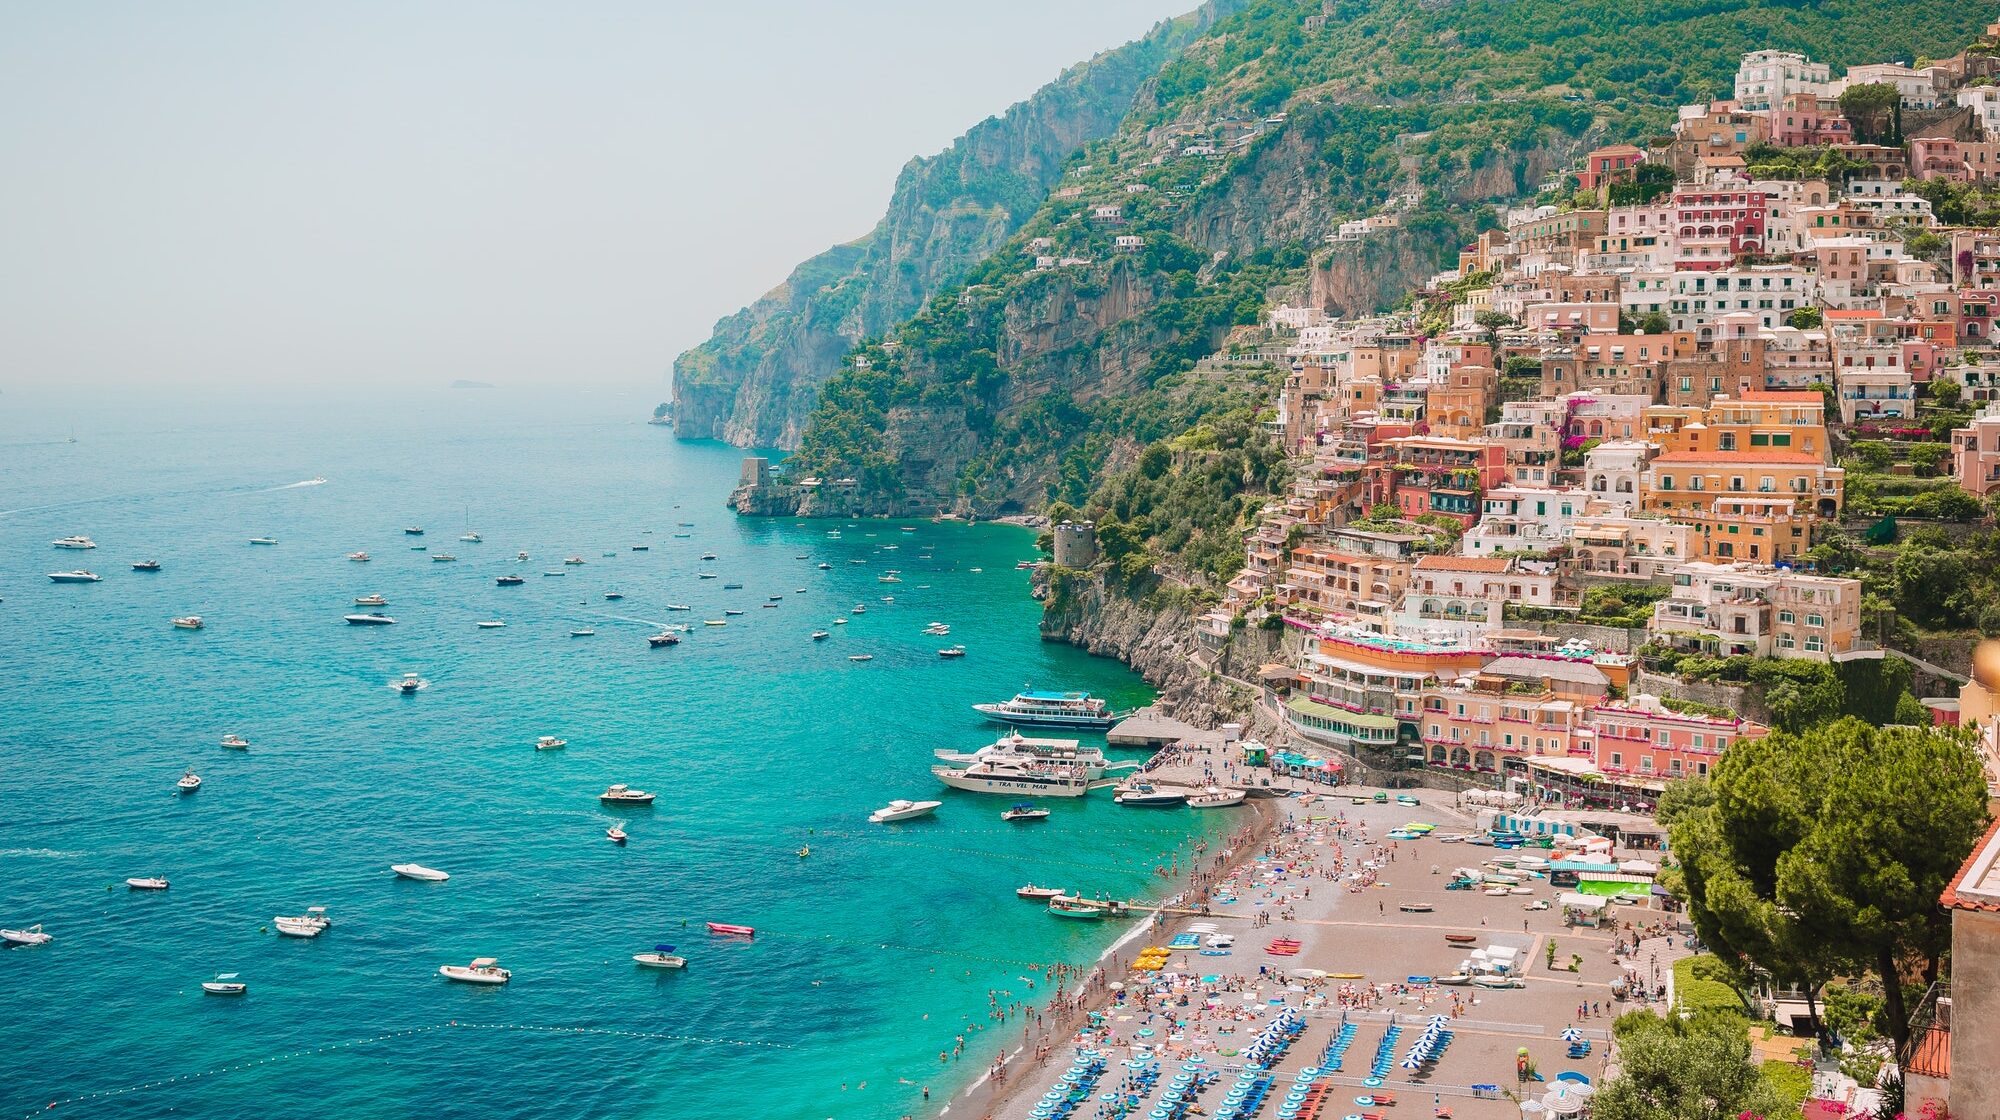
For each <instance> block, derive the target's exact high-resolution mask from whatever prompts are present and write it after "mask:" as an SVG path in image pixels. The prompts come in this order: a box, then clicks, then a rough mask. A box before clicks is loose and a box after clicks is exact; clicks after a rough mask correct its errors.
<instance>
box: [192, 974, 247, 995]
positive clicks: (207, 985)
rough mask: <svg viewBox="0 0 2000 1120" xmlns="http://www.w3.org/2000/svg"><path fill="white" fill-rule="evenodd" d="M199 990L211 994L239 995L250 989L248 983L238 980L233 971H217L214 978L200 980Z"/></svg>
mask: <svg viewBox="0 0 2000 1120" xmlns="http://www.w3.org/2000/svg"><path fill="white" fill-rule="evenodd" d="M201 990H202V992H203V993H205V994H207V995H211V996H240V995H242V994H243V993H245V992H247V991H249V990H250V985H248V984H245V983H244V982H243V981H241V980H238V979H237V978H236V973H234V972H218V973H216V974H215V979H213V980H203V981H202V982H201Z"/></svg>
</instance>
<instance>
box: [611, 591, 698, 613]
mask: <svg viewBox="0 0 2000 1120" xmlns="http://www.w3.org/2000/svg"><path fill="white" fill-rule="evenodd" d="M618 597H619V598H621V599H622V598H624V596H623V595H620V596H618ZM605 598H607V599H608V598H611V596H609V595H607V596H605ZM667 609H668V610H670V611H691V610H693V609H694V608H693V607H690V606H688V605H687V604H686V603H668V604H667Z"/></svg>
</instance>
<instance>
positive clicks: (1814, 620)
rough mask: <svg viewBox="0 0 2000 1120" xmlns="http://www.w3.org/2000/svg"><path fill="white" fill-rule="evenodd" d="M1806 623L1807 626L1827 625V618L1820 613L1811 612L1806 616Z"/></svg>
mask: <svg viewBox="0 0 2000 1120" xmlns="http://www.w3.org/2000/svg"><path fill="white" fill-rule="evenodd" d="M1806 625H1807V626H1825V625H1826V619H1825V618H1824V617H1823V616H1820V615H1816V614H1809V615H1807V616H1806Z"/></svg>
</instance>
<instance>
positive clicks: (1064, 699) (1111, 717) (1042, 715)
mask: <svg viewBox="0 0 2000 1120" xmlns="http://www.w3.org/2000/svg"><path fill="white" fill-rule="evenodd" d="M972 710H973V711H975V712H978V713H979V714H980V715H982V716H985V717H986V718H987V719H989V720H992V721H993V722H995V723H1009V724H1014V725H1017V726H1028V727H1074V728H1080V729H1083V730H1088V731H1107V730H1109V729H1110V728H1111V725H1112V724H1114V723H1117V722H1118V720H1119V719H1120V718H1122V716H1121V713H1118V712H1114V711H1112V710H1111V705H1110V704H1109V703H1108V702H1106V701H1104V700H1102V699H1099V698H1097V697H1094V696H1092V695H1091V694H1090V693H1088V692H1037V691H1033V690H1029V691H1024V692H1020V693H1017V694H1016V695H1015V697H1014V698H1013V699H1012V700H1007V701H1004V702H1002V703H998V704H974V705H973V706H972Z"/></svg>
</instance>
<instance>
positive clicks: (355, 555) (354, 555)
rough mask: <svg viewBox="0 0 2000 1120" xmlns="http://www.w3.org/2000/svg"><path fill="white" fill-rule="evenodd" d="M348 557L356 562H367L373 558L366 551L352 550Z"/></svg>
mask: <svg viewBox="0 0 2000 1120" xmlns="http://www.w3.org/2000/svg"><path fill="white" fill-rule="evenodd" d="M347 558H348V559H349V560H352V561H354V562H355V563H356V564H366V563H367V562H368V561H369V560H371V559H373V557H370V556H369V555H368V554H367V553H365V552H350V553H348V554H347Z"/></svg>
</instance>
